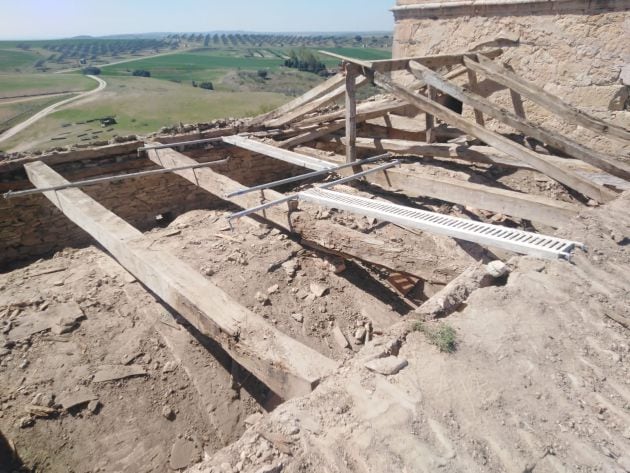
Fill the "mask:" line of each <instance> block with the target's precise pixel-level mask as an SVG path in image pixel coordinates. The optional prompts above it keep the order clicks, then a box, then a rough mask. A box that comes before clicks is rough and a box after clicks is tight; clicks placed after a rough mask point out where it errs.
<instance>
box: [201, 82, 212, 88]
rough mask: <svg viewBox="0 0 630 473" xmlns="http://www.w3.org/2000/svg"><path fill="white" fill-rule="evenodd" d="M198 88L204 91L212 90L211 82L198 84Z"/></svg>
mask: <svg viewBox="0 0 630 473" xmlns="http://www.w3.org/2000/svg"><path fill="white" fill-rule="evenodd" d="M199 87H200V88H202V89H206V90H214V85H213V84H212V82H202V83H201V84H199Z"/></svg>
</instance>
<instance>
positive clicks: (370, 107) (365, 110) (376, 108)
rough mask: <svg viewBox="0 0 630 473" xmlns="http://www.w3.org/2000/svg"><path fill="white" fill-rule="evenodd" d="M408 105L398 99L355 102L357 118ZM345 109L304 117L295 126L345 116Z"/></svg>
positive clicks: (403, 108)
mask: <svg viewBox="0 0 630 473" xmlns="http://www.w3.org/2000/svg"><path fill="white" fill-rule="evenodd" d="M408 107H409V105H407V104H406V103H403V102H401V101H400V100H391V99H384V100H376V101H373V102H362V103H358V104H357V120H360V119H361V118H362V117H364V116H366V115H367V118H365V119H366V120H367V119H370V118H375V117H379V116H382V115H385V114H386V113H390V112H399V111H402V110H405V109H406V108H408ZM345 113H346V110H345V108H344V109H342V110H337V111H336V112H330V113H324V114H322V115H317V116H314V117H309V118H305V119H304V120H301V121H299V122H298V123H296V124H295V126H297V127H301V126H306V125H317V124H320V123H327V122H332V121H336V120H339V119H342V118H344V117H345Z"/></svg>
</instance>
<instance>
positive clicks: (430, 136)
mask: <svg viewBox="0 0 630 473" xmlns="http://www.w3.org/2000/svg"><path fill="white" fill-rule="evenodd" d="M427 97H428V98H429V100H431V101H435V99H437V91H436V90H435V88H433V87H431V86H428V87H427ZM425 133H426V135H425V136H426V141H427V143H435V117H434V116H433V115H431V114H430V113H425Z"/></svg>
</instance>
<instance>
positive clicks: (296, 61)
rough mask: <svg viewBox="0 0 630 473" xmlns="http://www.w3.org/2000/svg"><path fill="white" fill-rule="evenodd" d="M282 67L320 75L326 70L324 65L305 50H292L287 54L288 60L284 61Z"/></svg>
mask: <svg viewBox="0 0 630 473" xmlns="http://www.w3.org/2000/svg"><path fill="white" fill-rule="evenodd" d="M284 65H285V66H286V67H291V68H293V69H297V70H299V71H304V72H312V73H313V74H320V73H321V72H324V71H325V70H326V64H324V63H323V62H321V61H320V60H319V59H318V58H317V56H315V55H314V54H313V53H312V52H311V51H309V50H308V49H305V48H302V49H300V50H299V51H295V50H294V49H292V50H291V52H290V53H289V59H287V60H285V61H284Z"/></svg>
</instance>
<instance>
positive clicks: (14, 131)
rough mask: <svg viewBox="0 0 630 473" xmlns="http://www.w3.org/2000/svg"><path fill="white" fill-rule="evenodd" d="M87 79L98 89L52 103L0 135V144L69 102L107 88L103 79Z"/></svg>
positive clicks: (92, 77)
mask: <svg viewBox="0 0 630 473" xmlns="http://www.w3.org/2000/svg"><path fill="white" fill-rule="evenodd" d="M87 77H89V78H90V79H94V80H95V81H96V82H98V87H96V88H95V89H92V90H89V91H87V92H84V93H82V94H79V95H75V96H74V97H70V98H68V99H65V100H62V101H60V102H57V103H54V104H52V105H50V106H49V107H46V108H45V109H43V110H41V111H40V112H37V113H36V114H35V115H33V116H32V117H30V118H28V119H26V120H24V121H23V122H22V123H18V124H17V125H15V126H14V127H13V128H10V129H8V130H7V131H5V132H4V133H3V134H2V135H0V143H2V142H3V141H6V140H8V139H9V138H12V137H13V136H15V135H17V134H18V133H19V132H21V131H22V130H25V129H26V128H28V127H29V126H31V125H32V124H33V123H35V122H37V121H38V120H41V119H42V118H44V117H45V116H47V115H50V114H51V113H53V112H54V111H56V110H57V109H58V108H60V107H62V106H64V105H67V104H69V103H70V102H74V101H76V100H79V99H82V98H85V97H88V96H90V95H93V94H96V93H98V92H100V91H101V90H103V89H104V88H105V87H107V82H105V81H104V80H103V79H101V78H99V77H96V76H87Z"/></svg>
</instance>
